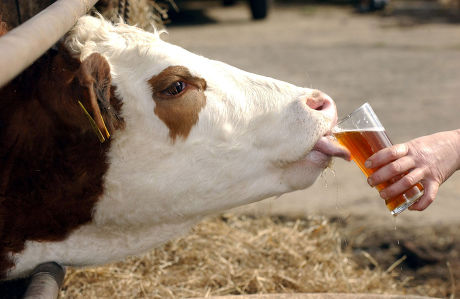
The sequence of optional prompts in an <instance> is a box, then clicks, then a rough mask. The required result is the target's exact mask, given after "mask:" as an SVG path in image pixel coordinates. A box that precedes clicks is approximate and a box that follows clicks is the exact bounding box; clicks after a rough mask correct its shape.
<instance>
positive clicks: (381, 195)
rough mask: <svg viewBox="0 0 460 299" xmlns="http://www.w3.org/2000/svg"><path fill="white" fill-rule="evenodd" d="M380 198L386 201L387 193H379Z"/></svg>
mask: <svg viewBox="0 0 460 299" xmlns="http://www.w3.org/2000/svg"><path fill="white" fill-rule="evenodd" d="M380 197H381V198H383V199H387V193H386V192H385V191H380Z"/></svg>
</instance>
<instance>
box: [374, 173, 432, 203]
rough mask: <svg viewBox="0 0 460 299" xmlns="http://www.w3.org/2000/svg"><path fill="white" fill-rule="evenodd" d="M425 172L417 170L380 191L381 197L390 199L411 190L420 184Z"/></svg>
mask: <svg viewBox="0 0 460 299" xmlns="http://www.w3.org/2000/svg"><path fill="white" fill-rule="evenodd" d="M424 174H425V172H424V171H423V169H421V168H416V169H414V170H412V171H411V172H409V173H408V174H406V175H405V176H403V177H402V178H401V179H399V180H398V181H397V182H396V183H394V184H392V185H390V186H388V187H387V188H385V189H383V190H382V191H380V197H382V198H383V199H390V198H393V197H395V196H397V195H399V194H402V193H404V192H405V191H407V190H409V189H410V188H411V187H412V186H414V185H416V184H417V183H418V182H420V181H421V180H422V179H423V177H424Z"/></svg>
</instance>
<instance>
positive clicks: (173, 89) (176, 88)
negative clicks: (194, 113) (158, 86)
mask: <svg viewBox="0 0 460 299" xmlns="http://www.w3.org/2000/svg"><path fill="white" fill-rule="evenodd" d="M185 87H187V83H185V82H183V81H176V82H174V83H173V84H171V85H170V86H169V87H168V88H166V89H165V90H164V91H163V94H165V95H167V96H176V95H178V94H180V93H181V92H183V91H184V90H185Z"/></svg>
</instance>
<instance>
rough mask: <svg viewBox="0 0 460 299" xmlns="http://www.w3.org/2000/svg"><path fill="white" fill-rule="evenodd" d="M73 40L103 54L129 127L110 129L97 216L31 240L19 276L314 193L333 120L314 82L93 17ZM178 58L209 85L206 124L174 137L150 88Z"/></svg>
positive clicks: (74, 47)
mask: <svg viewBox="0 0 460 299" xmlns="http://www.w3.org/2000/svg"><path fill="white" fill-rule="evenodd" d="M66 45H67V47H68V48H69V49H71V51H72V53H73V54H74V55H76V56H78V57H79V58H80V59H81V60H83V59H84V58H85V57H87V56H89V55H90V54H91V53H93V52H98V53H100V54H102V55H103V56H104V57H105V58H106V59H107V60H108V62H109V64H110V67H111V75H112V81H113V84H114V85H115V86H116V92H117V94H118V96H119V97H120V98H121V99H122V101H123V107H122V113H121V114H122V117H123V118H124V120H125V122H126V128H125V129H123V130H119V131H117V132H115V133H114V134H113V136H112V143H111V149H110V152H109V170H108V172H107V173H106V175H105V180H104V181H105V185H104V190H105V191H104V194H103V196H102V198H101V199H100V200H99V202H98V203H97V206H96V208H95V209H94V217H93V218H94V219H93V222H91V223H89V224H87V225H84V226H82V227H80V228H79V229H77V230H76V231H74V232H73V233H72V234H71V235H70V236H69V237H68V238H67V239H66V240H64V241H62V242H56V243H48V242H43V243H39V242H27V243H26V248H25V250H24V251H23V252H21V253H19V254H17V255H15V259H16V261H17V265H16V267H15V268H14V269H13V270H12V271H11V273H10V277H14V276H18V275H24V274H27V272H28V271H30V270H31V269H32V268H33V267H34V266H35V265H36V264H38V263H41V262H45V261H51V260H53V261H57V262H59V263H62V264H64V265H77V266H80V265H92V264H101V263H105V262H108V261H112V260H116V259H121V258H123V257H125V256H127V255H132V254H139V253H141V252H143V251H146V250H148V249H150V248H152V247H155V246H158V245H160V244H162V243H163V242H165V241H167V240H169V239H171V238H173V237H175V236H177V235H178V234H183V233H185V232H186V231H187V230H188V229H189V228H190V227H191V226H192V225H193V224H194V223H196V222H197V221H198V220H199V219H201V217H203V216H204V215H206V214H209V213H214V212H217V211H221V210H223V209H228V208H231V207H235V206H238V205H243V204H247V203H250V202H254V201H258V200H261V199H264V198H267V197H270V196H274V195H280V194H283V193H285V192H290V191H293V190H296V189H301V188H306V187H308V186H309V185H311V184H312V183H313V182H314V180H315V179H316V178H317V176H318V175H319V174H320V172H321V171H322V166H321V165H317V163H315V161H314V159H310V158H309V157H310V155H308V153H309V152H310V151H311V149H312V147H313V146H314V144H315V143H316V141H317V140H318V139H319V138H320V137H321V136H323V135H324V134H325V133H326V132H327V131H328V130H329V129H330V126H331V118H333V116H332V115H327V113H324V112H319V111H315V110H312V109H310V108H308V107H307V105H306V103H305V102H306V98H307V97H309V96H310V95H311V94H312V92H313V90H311V89H307V88H300V87H296V86H293V85H290V84H288V83H285V82H281V81H277V80H274V79H271V78H266V77H263V76H258V75H255V74H251V73H247V72H244V71H242V70H239V69H236V68H234V67H231V66H229V65H227V64H224V63H221V62H218V61H213V60H209V59H207V58H204V57H201V56H198V55H195V54H192V53H190V52H187V51H186V50H184V49H182V48H180V47H177V46H174V45H171V44H168V43H166V42H164V41H162V40H161V39H160V38H159V34H158V33H154V34H152V33H147V32H144V31H142V30H140V29H136V28H134V27H130V26H127V25H123V24H119V25H116V26H113V25H111V24H109V23H107V22H105V21H103V20H101V19H97V18H92V17H83V18H81V19H80V20H79V21H78V23H77V25H76V26H75V28H74V29H73V30H72V31H71V32H70V34H69V36H68V37H67V39H66ZM171 65H182V66H185V67H187V68H188V69H189V70H190V72H191V73H192V75H194V76H198V77H201V78H203V79H205V80H206V83H207V89H206V91H205V95H206V105H205V106H204V108H203V109H202V110H201V112H200V114H199V121H198V123H197V124H196V125H195V126H194V127H193V129H192V130H191V132H190V134H189V136H188V137H187V138H185V139H184V138H178V139H177V140H176V141H175V142H172V141H171V139H170V137H169V130H168V127H167V126H166V125H165V124H164V123H163V122H162V121H161V120H160V119H159V118H158V117H157V116H156V115H155V114H154V108H155V102H154V101H153V100H152V91H151V89H150V87H149V85H148V83H147V80H148V79H150V78H151V77H152V76H154V75H156V74H158V73H160V72H161V71H162V70H163V69H165V68H166V67H168V66H171ZM329 113H330V111H329ZM334 113H335V108H334Z"/></svg>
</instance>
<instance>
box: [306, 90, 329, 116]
mask: <svg viewBox="0 0 460 299" xmlns="http://www.w3.org/2000/svg"><path fill="white" fill-rule="evenodd" d="M305 102H306V104H307V106H308V107H309V108H311V109H313V110H316V111H319V112H321V114H323V115H324V116H326V117H327V118H329V119H331V120H332V123H335V122H336V121H337V110H336V107H335V103H334V101H333V100H332V99H331V97H329V96H328V95H327V94H325V93H323V92H321V91H313V92H312V93H311V94H310V95H309V96H307V98H306V101H305Z"/></svg>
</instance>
